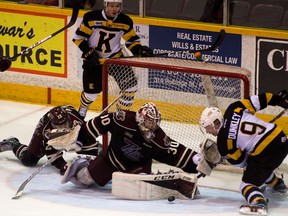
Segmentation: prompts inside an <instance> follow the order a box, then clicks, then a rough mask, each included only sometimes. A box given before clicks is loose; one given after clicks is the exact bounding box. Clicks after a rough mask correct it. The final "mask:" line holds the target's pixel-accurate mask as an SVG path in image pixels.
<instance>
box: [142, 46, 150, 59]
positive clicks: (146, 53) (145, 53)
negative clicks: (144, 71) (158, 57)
mask: <svg viewBox="0 0 288 216" xmlns="http://www.w3.org/2000/svg"><path fill="white" fill-rule="evenodd" d="M139 55H140V56H141V57H153V52H152V50H151V49H149V47H147V46H142V47H141V48H140V50H139Z"/></svg>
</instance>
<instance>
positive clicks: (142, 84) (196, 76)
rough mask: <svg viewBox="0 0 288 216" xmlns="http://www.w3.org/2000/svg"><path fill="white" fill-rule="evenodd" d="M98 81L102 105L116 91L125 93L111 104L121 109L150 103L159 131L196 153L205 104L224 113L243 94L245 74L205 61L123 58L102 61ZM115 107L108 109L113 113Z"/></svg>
mask: <svg viewBox="0 0 288 216" xmlns="http://www.w3.org/2000/svg"><path fill="white" fill-rule="evenodd" d="M108 74H109V75H108ZM103 79H104V82H103V107H106V106H107V105H108V104H109V103H110V102H111V101H112V100H113V99H115V97H117V96H118V95H119V94H120V92H124V94H123V96H122V97H121V98H120V101H119V103H116V106H118V108H121V109H130V110H133V111H137V110H138V109H139V108H140V107H141V106H142V105H143V104H144V103H146V102H149V101H151V102H153V103H154V104H155V105H156V106H157V107H158V108H159V109H160V112H161V115H162V122H161V127H162V128H163V129H164V131H165V132H166V133H167V134H168V135H170V136H171V137H172V138H174V139H176V140H177V141H179V142H181V143H182V144H184V145H186V146H189V147H191V148H193V149H195V150H199V144H200V143H201V142H202V141H203V139H204V138H205V137H204V135H202V133H201V132H200V130H199V126H198V122H199V118H200V115H201V113H202V111H203V109H205V108H206V107H207V106H209V105H210V106H218V107H219V108H220V109H221V110H223V109H225V108H226V107H227V106H228V105H229V104H230V103H231V102H233V101H235V100H239V99H241V98H244V97H246V96H248V95H249V80H250V72H249V71H248V70H246V69H244V68H241V67H235V66H227V65H220V64H213V63H207V62H196V61H189V60H180V59H169V58H124V59H117V60H116V59H115V60H112V59H111V60H109V61H107V62H106V63H105V65H104V71H103ZM136 80H137V81H136ZM116 106H113V107H111V109H109V111H115V110H116Z"/></svg>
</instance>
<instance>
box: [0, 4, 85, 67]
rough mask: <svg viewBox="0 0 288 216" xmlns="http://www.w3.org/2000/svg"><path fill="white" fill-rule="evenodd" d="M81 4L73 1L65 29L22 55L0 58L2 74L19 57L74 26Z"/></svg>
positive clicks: (41, 41) (39, 42)
mask: <svg viewBox="0 0 288 216" xmlns="http://www.w3.org/2000/svg"><path fill="white" fill-rule="evenodd" d="M80 2H81V0H73V1H72V4H73V8H72V16H71V19H70V21H69V23H68V24H67V25H66V26H64V27H63V28H61V29H59V30H58V31H56V32H54V33H52V34H51V35H49V36H47V37H46V38H44V39H42V40H40V41H38V42H37V43H35V44H33V45H32V46H30V47H28V48H26V49H24V50H22V51H21V52H20V53H17V54H16V55H14V56H13V57H11V58H9V57H5V56H0V72H4V71H6V70H8V69H9V67H10V66H11V64H12V61H14V60H16V59H17V58H18V57H19V56H21V55H23V54H24V53H26V52H29V51H30V50H32V49H34V48H35V47H37V46H39V45H40V44H42V43H44V42H46V41H48V40H49V39H51V38H52V37H54V36H56V35H58V34H59V33H61V32H63V31H65V30H66V29H68V28H70V27H71V26H73V25H74V23H75V22H76V20H77V17H78V13H79V8H80Z"/></svg>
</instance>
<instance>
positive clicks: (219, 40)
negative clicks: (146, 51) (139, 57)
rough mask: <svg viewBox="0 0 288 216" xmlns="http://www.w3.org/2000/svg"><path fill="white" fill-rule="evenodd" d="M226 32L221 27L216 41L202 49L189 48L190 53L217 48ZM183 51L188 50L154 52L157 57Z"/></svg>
mask: <svg viewBox="0 0 288 216" xmlns="http://www.w3.org/2000/svg"><path fill="white" fill-rule="evenodd" d="M225 35H226V32H225V30H224V29H221V30H220V32H219V35H218V37H217V39H216V40H215V42H214V43H213V44H212V45H211V46H210V47H209V48H207V49H202V50H188V53H195V52H211V51H214V50H216V49H217V48H218V47H219V46H220V44H221V43H222V42H223V40H224V38H225ZM182 52H187V50H181V51H171V52H167V53H160V54H154V56H155V57H157V56H167V55H169V54H174V53H182Z"/></svg>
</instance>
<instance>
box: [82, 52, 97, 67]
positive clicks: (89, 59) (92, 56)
mask: <svg viewBox="0 0 288 216" xmlns="http://www.w3.org/2000/svg"><path fill="white" fill-rule="evenodd" d="M82 58H83V60H84V61H85V64H86V65H88V66H99V65H100V62H99V55H98V54H97V52H96V51H95V50H94V49H90V50H89V51H88V52H86V53H83V54H82Z"/></svg>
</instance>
